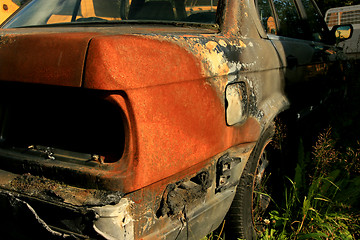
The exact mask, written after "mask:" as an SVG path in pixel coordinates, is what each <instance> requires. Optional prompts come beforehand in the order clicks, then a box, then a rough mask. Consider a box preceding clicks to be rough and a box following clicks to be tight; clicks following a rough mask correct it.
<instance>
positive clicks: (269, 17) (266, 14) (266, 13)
mask: <svg viewBox="0 0 360 240" xmlns="http://www.w3.org/2000/svg"><path fill="white" fill-rule="evenodd" d="M257 8H258V11H259V16H260V19H261V23H262V25H263V27H264V29H265V31H266V32H267V33H271V34H277V27H276V21H275V17H274V15H273V12H272V10H271V5H270V3H269V1H268V0H258V1H257Z"/></svg>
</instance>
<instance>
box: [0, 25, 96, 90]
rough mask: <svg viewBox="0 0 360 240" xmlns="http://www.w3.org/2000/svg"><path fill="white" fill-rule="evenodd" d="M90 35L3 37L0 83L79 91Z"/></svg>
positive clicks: (44, 34) (1, 42)
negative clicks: (55, 87)
mask: <svg viewBox="0 0 360 240" xmlns="http://www.w3.org/2000/svg"><path fill="white" fill-rule="evenodd" d="M4 33H6V32H4ZM92 35H94V34H91V33H76V34H74V33H61V34H47V33H39V34H31V35H26V34H25V35H15V34H12V35H6V34H4V35H2V37H1V41H0V80H6V81H16V82H30V83H45V84H52V85H60V86H72V87H79V86H81V81H82V72H83V71H82V69H83V65H84V62H85V55H86V49H87V45H88V42H89V40H90V39H91V37H92Z"/></svg>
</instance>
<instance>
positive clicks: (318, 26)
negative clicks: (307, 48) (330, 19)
mask: <svg viewBox="0 0 360 240" xmlns="http://www.w3.org/2000/svg"><path fill="white" fill-rule="evenodd" d="M302 2H303V5H304V8H305V12H306V21H307V23H308V24H307V25H308V26H309V29H310V34H311V40H313V41H322V40H324V38H325V35H326V32H325V31H326V30H325V28H326V25H325V24H324V20H323V17H322V16H321V14H320V13H319V12H318V11H317V9H316V8H315V7H314V4H313V3H312V1H311V0H302Z"/></svg>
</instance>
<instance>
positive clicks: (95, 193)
mask: <svg viewBox="0 0 360 240" xmlns="http://www.w3.org/2000/svg"><path fill="white" fill-rule="evenodd" d="M3 187H4V188H6V189H8V190H13V191H16V192H21V193H23V194H26V195H29V196H33V197H38V198H41V199H45V200H50V201H51V200H53V201H54V200H55V201H56V202H63V203H69V204H72V205H77V206H82V205H87V206H103V205H108V204H117V203H118V202H119V201H120V199H121V197H122V194H120V193H119V192H109V191H104V190H96V189H82V188H76V187H72V186H69V185H66V184H63V183H59V182H56V181H53V180H49V179H47V178H44V177H38V176H33V175H31V174H24V175H21V176H19V177H17V178H15V179H14V180H12V181H11V182H10V183H8V184H6V185H4V186H3Z"/></svg>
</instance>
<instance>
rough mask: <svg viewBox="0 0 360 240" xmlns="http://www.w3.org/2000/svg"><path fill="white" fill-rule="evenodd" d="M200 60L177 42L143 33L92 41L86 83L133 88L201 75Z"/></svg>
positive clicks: (96, 86)
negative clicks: (141, 34) (155, 38)
mask: <svg viewBox="0 0 360 240" xmlns="http://www.w3.org/2000/svg"><path fill="white" fill-rule="evenodd" d="M201 77H202V70H201V67H200V62H199V61H198V60H197V59H195V57H194V56H193V55H191V54H190V53H188V52H186V51H185V50H184V49H182V48H180V47H179V46H177V45H176V44H173V43H170V42H166V41H157V40H152V39H148V38H145V37H139V36H126V35H124V36H102V37H97V38H95V39H93V40H92V41H91V44H90V47H89V53H88V61H87V63H86V70H85V78H86V82H85V83H84V87H86V88H96V89H107V90H115V89H122V90H125V89H131V88H144V87H149V86H156V85H161V84H169V83H175V82H181V81H189V80H194V79H200V78H201Z"/></svg>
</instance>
